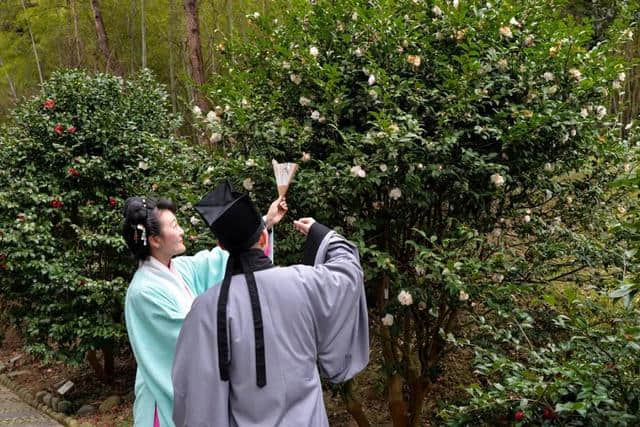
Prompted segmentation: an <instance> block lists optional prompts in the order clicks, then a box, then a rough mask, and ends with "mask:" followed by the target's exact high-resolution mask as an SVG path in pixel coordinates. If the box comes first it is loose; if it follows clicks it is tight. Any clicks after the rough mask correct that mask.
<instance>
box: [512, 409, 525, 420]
mask: <svg viewBox="0 0 640 427" xmlns="http://www.w3.org/2000/svg"><path fill="white" fill-rule="evenodd" d="M513 419H514V420H516V421H522V420H524V412H523V411H516V413H515V414H513Z"/></svg>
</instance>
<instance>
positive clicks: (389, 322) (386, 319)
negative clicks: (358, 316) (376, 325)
mask: <svg viewBox="0 0 640 427" xmlns="http://www.w3.org/2000/svg"><path fill="white" fill-rule="evenodd" d="M382 324H383V325H384V326H391V325H393V315H391V314H389V313H387V314H386V315H385V316H384V317H383V318H382Z"/></svg>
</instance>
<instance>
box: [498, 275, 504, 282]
mask: <svg viewBox="0 0 640 427" xmlns="http://www.w3.org/2000/svg"><path fill="white" fill-rule="evenodd" d="M503 280H504V275H502V274H498V275H496V281H497V282H498V283H502V281H503Z"/></svg>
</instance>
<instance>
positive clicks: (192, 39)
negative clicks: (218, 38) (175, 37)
mask: <svg viewBox="0 0 640 427" xmlns="http://www.w3.org/2000/svg"><path fill="white" fill-rule="evenodd" d="M184 14H185V18H186V24H187V43H188V49H189V69H190V73H191V78H192V79H193V81H194V83H195V85H196V88H195V104H196V105H197V106H198V107H200V109H201V110H202V111H207V110H208V109H209V107H208V103H207V100H206V98H205V97H204V95H203V94H202V91H201V86H202V85H203V84H204V70H203V67H202V44H201V42H200V24H199V21H198V2H197V0H184Z"/></svg>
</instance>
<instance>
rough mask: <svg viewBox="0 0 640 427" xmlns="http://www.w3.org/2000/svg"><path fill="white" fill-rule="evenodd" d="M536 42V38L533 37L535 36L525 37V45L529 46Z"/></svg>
mask: <svg viewBox="0 0 640 427" xmlns="http://www.w3.org/2000/svg"><path fill="white" fill-rule="evenodd" d="M535 44H536V39H535V38H533V36H527V38H526V39H524V45H525V46H527V47H531V46H533V45H535Z"/></svg>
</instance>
